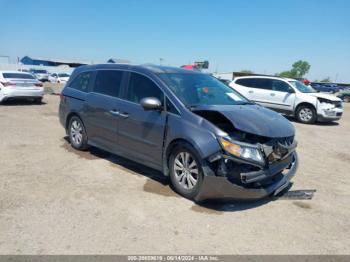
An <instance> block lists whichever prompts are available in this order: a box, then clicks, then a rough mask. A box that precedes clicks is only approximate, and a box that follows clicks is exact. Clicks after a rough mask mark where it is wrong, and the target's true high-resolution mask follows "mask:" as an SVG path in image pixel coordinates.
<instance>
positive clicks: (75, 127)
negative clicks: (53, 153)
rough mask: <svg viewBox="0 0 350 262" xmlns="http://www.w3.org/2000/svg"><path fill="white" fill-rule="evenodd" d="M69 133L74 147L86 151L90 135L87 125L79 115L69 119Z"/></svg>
mask: <svg viewBox="0 0 350 262" xmlns="http://www.w3.org/2000/svg"><path fill="white" fill-rule="evenodd" d="M67 133H68V135H69V141H70V144H71V146H72V147H73V148H75V149H77V150H80V151H85V150H86V149H87V148H88V137H87V135H86V131H85V127H84V124H83V122H82V121H81V119H80V118H79V117H77V116H72V117H71V119H70V120H69V125H68V130H67Z"/></svg>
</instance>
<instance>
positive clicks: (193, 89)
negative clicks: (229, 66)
mask: <svg viewBox="0 0 350 262" xmlns="http://www.w3.org/2000/svg"><path fill="white" fill-rule="evenodd" d="M159 77H160V78H161V79H162V80H163V81H164V82H165V83H166V84H167V85H168V86H169V88H170V89H171V90H172V91H173V92H174V93H175V95H176V96H177V97H178V98H179V99H180V100H181V101H182V103H184V104H185V105H186V106H187V107H191V106H198V105H242V104H247V103H250V102H249V101H248V100H247V99H246V98H245V97H244V96H242V95H241V94H239V93H238V92H236V91H235V90H233V89H232V88H230V87H229V86H227V85H225V84H223V83H221V82H220V81H219V80H217V79H216V78H214V77H212V76H209V75H205V74H188V73H161V74H159Z"/></svg>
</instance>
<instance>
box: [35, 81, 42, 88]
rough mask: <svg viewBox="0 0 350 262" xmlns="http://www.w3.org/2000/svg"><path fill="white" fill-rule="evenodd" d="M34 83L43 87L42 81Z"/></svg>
mask: <svg viewBox="0 0 350 262" xmlns="http://www.w3.org/2000/svg"><path fill="white" fill-rule="evenodd" d="M34 85H35V86H38V87H43V83H41V82H39V83H35V84H34Z"/></svg>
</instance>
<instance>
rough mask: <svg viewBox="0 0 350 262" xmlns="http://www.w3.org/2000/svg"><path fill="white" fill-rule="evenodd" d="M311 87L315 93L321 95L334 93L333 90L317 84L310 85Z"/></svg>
mask: <svg viewBox="0 0 350 262" xmlns="http://www.w3.org/2000/svg"><path fill="white" fill-rule="evenodd" d="M311 87H312V88H313V89H315V90H316V91H317V92H323V93H332V94H333V93H335V92H336V91H335V89H334V88H332V87H329V86H325V85H321V84H317V83H311Z"/></svg>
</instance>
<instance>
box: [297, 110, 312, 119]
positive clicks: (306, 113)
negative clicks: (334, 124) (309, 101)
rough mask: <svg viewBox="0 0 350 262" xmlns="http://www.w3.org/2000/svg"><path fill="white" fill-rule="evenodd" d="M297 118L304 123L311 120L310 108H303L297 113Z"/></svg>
mask: <svg viewBox="0 0 350 262" xmlns="http://www.w3.org/2000/svg"><path fill="white" fill-rule="evenodd" d="M299 117H300V119H301V120H302V121H304V122H309V121H310V120H311V119H312V118H313V112H312V110H311V109H310V108H307V107H304V108H302V109H301V110H300V111H299Z"/></svg>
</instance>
